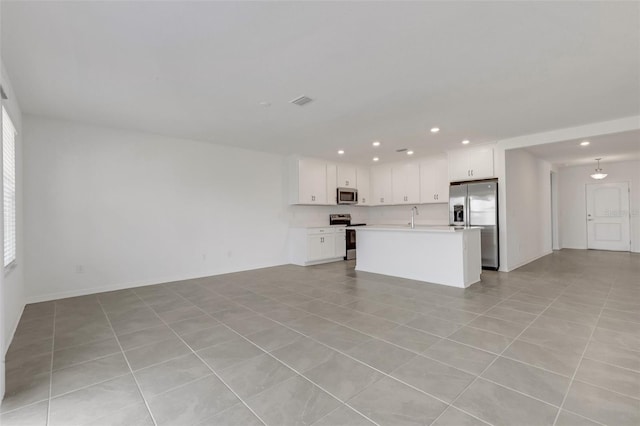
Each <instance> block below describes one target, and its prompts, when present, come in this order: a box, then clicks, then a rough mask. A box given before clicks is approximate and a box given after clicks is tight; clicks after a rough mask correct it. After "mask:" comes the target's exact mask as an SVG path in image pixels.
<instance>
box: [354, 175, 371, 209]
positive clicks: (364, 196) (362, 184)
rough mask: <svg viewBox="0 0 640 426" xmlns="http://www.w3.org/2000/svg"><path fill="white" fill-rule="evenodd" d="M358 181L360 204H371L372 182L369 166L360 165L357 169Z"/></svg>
mask: <svg viewBox="0 0 640 426" xmlns="http://www.w3.org/2000/svg"><path fill="white" fill-rule="evenodd" d="M356 182H357V183H358V186H357V189H358V204H357V205H359V206H370V205H371V204H372V202H371V183H370V173H369V168H368V167H358V168H357V169H356Z"/></svg>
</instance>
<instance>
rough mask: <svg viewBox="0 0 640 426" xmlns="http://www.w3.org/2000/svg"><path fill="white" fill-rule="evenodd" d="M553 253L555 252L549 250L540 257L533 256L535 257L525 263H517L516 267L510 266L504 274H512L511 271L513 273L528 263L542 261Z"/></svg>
mask: <svg viewBox="0 0 640 426" xmlns="http://www.w3.org/2000/svg"><path fill="white" fill-rule="evenodd" d="M551 253H553V250H548V251H546V252H544V253H542V254H540V255H538V256H533V257H532V258H530V259H527V260H524V261H522V262H519V263H517V264H516V265H513V266H512V265H509V266H508V267H507V268H506V269H505V271H504V272H511V271H513V270H515V269H518V268H520V267H522V266H524V265H526V264H527V263H531V262H533V261H535V260H538V259H540V258H541V257H544V256H547V255H549V254H551Z"/></svg>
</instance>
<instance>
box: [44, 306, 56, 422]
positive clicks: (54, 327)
mask: <svg viewBox="0 0 640 426" xmlns="http://www.w3.org/2000/svg"><path fill="white" fill-rule="evenodd" d="M57 311H58V303H57V302H53V332H52V334H51V370H50V371H49V398H48V400H47V422H46V425H47V426H49V422H50V420H51V399H52V392H53V355H54V354H55V350H54V349H55V342H56V314H57Z"/></svg>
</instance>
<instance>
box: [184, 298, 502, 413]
mask: <svg viewBox="0 0 640 426" xmlns="http://www.w3.org/2000/svg"><path fill="white" fill-rule="evenodd" d="M176 294H178V293H177V292H176ZM254 294H255V293H254ZM178 295H179V294H178ZM179 296H181V295H179ZM181 297H183V296H181ZM183 298H184V297H183ZM236 303H237V302H236ZM497 303H501V301H499V302H497ZM497 303H496V304H497ZM242 306H245V305H242ZM287 306H288V305H287ZM245 307H246V308H247V309H249V310H251V311H252V312H255V313H256V314H257V315H259V316H262V317H264V315H263V314H261V313H259V312H257V311H254V310H253V309H251V308H250V307H248V306H245ZM493 307H495V305H491V306H490V307H488V308H487V310H490V309H493ZM310 315H313V316H318V317H319V318H323V317H321V316H319V315H316V314H312V313H310ZM479 315H480V314H477V315H476V317H477V316H479ZM265 318H267V317H265ZM268 319H270V318H268ZM323 319H327V320H329V321H331V322H334V323H336V322H335V321H333V320H330V319H328V318H323ZM473 320H475V318H474V319H472V320H470V321H473ZM272 321H274V322H276V323H278V324H280V325H281V326H283V327H285V328H288V329H290V330H292V331H294V332H296V333H299V334H302V335H303V336H305V337H307V338H309V339H311V340H313V341H314V342H316V343H319V344H321V345H322V346H325V347H327V348H329V349H331V350H334V351H336V352H338V353H340V354H342V355H344V356H346V357H348V358H350V359H352V360H354V361H356V362H358V363H359V364H362V365H365V366H366V367H369V368H371V369H373V370H375V371H377V372H378V373H380V374H382V375H383V376H385V377H388V378H390V379H391V380H395V381H397V382H399V383H402V384H404V385H405V386H408V387H410V388H412V389H414V390H416V391H418V392H420V393H423V394H425V395H427V396H429V397H431V398H434V399H436V400H438V401H440V402H442V403H443V404H446V405H449V403H448V402H447V401H445V400H442V399H441V398H439V397H437V396H435V395H432V394H430V393H428V392H426V391H424V390H422V389H419V388H417V387H415V386H413V385H411V384H409V383H406V382H404V381H402V380H400V379H398V378H396V377H393V376H391V375H390V374H388V373H385V372H384V371H382V370H379V369H377V368H376V367H373V366H371V365H369V364H366V363H365V362H363V361H361V360H359V359H357V358H354V357H353V356H352V355H350V354H348V353H346V352H343V351H342V350H339V349H336V348H333V347H331V346H329V345H327V344H325V343H323V342H321V341H319V340H316V339H315V338H314V337H312V336H310V335H306V334H303V333H300V332H299V331H297V330H295V329H293V328H291V327H289V326H288V325H286V324H284V323H281V322H279V321H276V320H272ZM336 324H338V325H340V326H343V327H346V328H349V329H351V330H354V331H357V332H359V333H362V332H360V331H359V330H356V329H353V328H351V327H348V326H345V325H343V324H340V323H336ZM224 325H225V326H226V327H227V328H229V329H231V328H230V327H229V326H228V325H226V324H224ZM410 328H412V327H410ZM231 330H232V331H233V332H235V333H236V334H238V335H239V336H240V337H242V338H244V339H245V340H247V341H248V342H249V343H251V344H253V345H254V346H257V347H258V348H260V346H258V345H256V344H255V343H253V342H251V341H250V340H249V339H247V338H246V337H245V336H243V335H241V334H240V333H238V332H237V331H235V330H233V329H231ZM415 330H417V331H420V332H423V333H424V331H422V330H419V329H415ZM456 331H457V330H456ZM456 331H454V332H452V333H451V334H453V333H455V332H456ZM362 334H365V335H367V334H366V333H362ZM427 334H430V333H427ZM367 336H369V337H372V338H374V339H375V338H376V337H375V336H371V335H367ZM434 336H435V335H434ZM436 337H439V338H440V339H444V338H442V337H440V336H436ZM505 337H506V336H505ZM391 344H392V345H394V346H398V345H395V344H394V343H391ZM398 347H400V346H398ZM260 349H262V348H260ZM402 349H403V348H402ZM267 353H269V352H267ZM269 355H271V354H270V353H269ZM417 355H418V356H420V355H421V354H419V353H418V354H417ZM271 356H272V357H273V355H271ZM273 358H275V357H273ZM275 359H276V360H278V361H279V362H282V361H280V360H279V359H277V358H275ZM413 359H415V357H413V358H412V359H411V360H413ZM411 360H408V361H407V362H405V363H403V364H402V365H400V366H398V367H396V369H397V368H399V367H401V366H403V365H405V364H407V363H409V362H410V361H411ZM435 361H436V362H439V361H437V360H435ZM283 363H284V362H283ZM284 364H285V365H287V367H289V368H291V367H290V366H289V365H288V364H286V363H284ZM453 368H456V369H457V367H453ZM291 369H292V370H294V371H296V372H298V371H297V370H295V369H294V368H291ZM461 371H462V370H461ZM298 374H300V376H301V377H303V378H304V379H305V380H307V381H309V382H311V383H312V384H314V385H315V386H318V387H319V388H320V389H322V390H323V391H325V392H327V393H328V394H329V395H331V396H332V397H334V398H336V399H337V400H338V401H341V402H342V400H341V399H340V398H337V397H336V396H335V395H333V394H332V393H331V392H329V391H327V390H326V389H324V388H323V387H322V386H320V385H319V384H317V383H315V382H313V381H312V380H310V379H309V378H307V377H306V376H304V375H303V374H302V373H299V372H298ZM274 386H275V385H274ZM365 389H366V388H365ZM365 389H362V390H361V391H360V392H358V393H356V394H355V395H352V396H351V397H350V398H349V400H351V399H353V398H354V397H355V396H356V395H357V394H359V393H361V392H363V391H364V390H365ZM263 392H264V391H263ZM260 393H262V392H260ZM344 404H347V405H348V403H347V401H344ZM349 407H350V408H352V409H353V410H354V411H356V412H357V413H359V414H361V415H362V416H363V417H365V418H367V419H369V418H368V417H367V416H366V415H364V414H363V413H361V412H360V411H358V410H356V409H355V408H354V407H352V406H351V405H349ZM456 408H457V407H456ZM457 409H458V410H460V411H463V412H465V413H466V411H464V410H462V409H459V408H457ZM444 411H446V409H445V410H444ZM444 411H443V413H444ZM441 414H442V413H441ZM466 414H469V415H471V416H472V417H475V416H473V415H472V414H470V413H466ZM374 423H376V422H374ZM376 424H377V423H376Z"/></svg>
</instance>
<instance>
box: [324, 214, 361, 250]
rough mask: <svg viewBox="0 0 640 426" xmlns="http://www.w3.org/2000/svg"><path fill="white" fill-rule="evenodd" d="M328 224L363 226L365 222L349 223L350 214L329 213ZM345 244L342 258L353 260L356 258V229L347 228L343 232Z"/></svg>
mask: <svg viewBox="0 0 640 426" xmlns="http://www.w3.org/2000/svg"><path fill="white" fill-rule="evenodd" d="M329 225H346V226H365V225H366V223H351V215H350V214H349V213H344V214H331V215H329ZM345 244H346V246H347V251H346V253H347V255H346V256H345V257H344V260H353V259H355V258H356V230H355V229H347V231H346V232H345Z"/></svg>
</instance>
